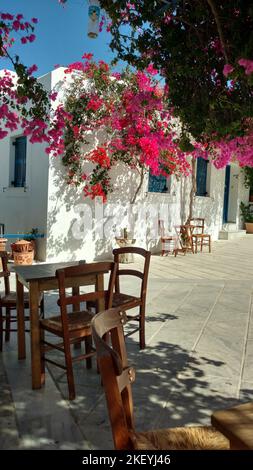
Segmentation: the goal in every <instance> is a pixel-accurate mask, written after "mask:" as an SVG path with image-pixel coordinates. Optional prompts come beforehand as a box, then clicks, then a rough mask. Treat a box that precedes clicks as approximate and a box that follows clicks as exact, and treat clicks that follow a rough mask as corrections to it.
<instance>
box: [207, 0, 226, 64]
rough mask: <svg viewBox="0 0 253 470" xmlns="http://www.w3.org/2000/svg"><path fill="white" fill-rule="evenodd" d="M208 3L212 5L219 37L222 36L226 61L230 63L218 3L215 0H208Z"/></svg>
mask: <svg viewBox="0 0 253 470" xmlns="http://www.w3.org/2000/svg"><path fill="white" fill-rule="evenodd" d="M207 3H208V5H209V6H210V8H211V10H212V14H213V16H214V19H215V23H216V26H217V30H218V34H219V38H220V42H221V45H222V49H223V54H224V57H225V59H226V63H227V64H228V63H229V60H228V55H227V51H226V46H225V38H224V35H223V31H222V27H221V22H220V18H219V13H218V10H217V8H216V5H215V3H214V1H213V0H207Z"/></svg>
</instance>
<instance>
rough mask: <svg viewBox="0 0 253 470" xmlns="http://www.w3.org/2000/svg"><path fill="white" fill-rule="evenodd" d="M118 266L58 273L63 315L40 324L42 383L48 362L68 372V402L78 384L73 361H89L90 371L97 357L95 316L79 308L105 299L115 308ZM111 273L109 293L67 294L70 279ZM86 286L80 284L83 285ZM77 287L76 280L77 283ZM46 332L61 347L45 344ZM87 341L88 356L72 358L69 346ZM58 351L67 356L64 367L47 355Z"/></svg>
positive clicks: (108, 264)
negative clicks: (55, 338) (56, 338)
mask: <svg viewBox="0 0 253 470" xmlns="http://www.w3.org/2000/svg"><path fill="white" fill-rule="evenodd" d="M116 269H117V266H116V265H115V263H111V262H101V263H91V264H80V265H78V266H71V267H68V268H64V269H58V270H57V271H56V276H57V279H58V285H59V300H58V302H57V303H58V305H59V306H60V311H61V314H60V315H57V316H54V317H50V318H47V319H45V320H41V321H40V338H41V382H42V383H44V382H45V362H49V363H50V364H53V365H55V366H58V367H61V368H62V369H64V370H66V372H67V381H68V389H69V399H70V400H73V399H74V398H75V383H74V375H73V367H72V363H73V362H74V361H81V360H83V359H86V366H87V368H88V369H89V368H91V357H92V356H93V355H94V354H96V353H95V350H94V349H93V347H92V335H91V319H92V313H91V312H90V311H87V310H86V309H84V310H81V309H80V304H81V303H82V302H87V301H97V300H99V299H105V302H106V307H110V306H111V305H112V296H113V288H114V284H115V279H116ZM108 271H110V281H109V287H108V292H106V291H105V290H97V291H95V292H89V293H85V294H80V293H79V290H78V293H77V294H73V293H72V295H71V296H68V295H67V293H66V282H67V280H68V282H69V279H70V278H78V276H84V275H87V276H89V275H91V274H93V275H94V274H99V273H104V272H108ZM82 282H83V278H82V280H80V285H82V284H81V283H82ZM75 285H76V280H75ZM68 305H72V306H73V308H74V309H75V311H72V312H71V313H68V312H67V306H68ZM45 331H47V332H49V333H51V334H52V335H55V336H57V337H59V338H61V339H62V342H61V343H60V344H59V343H58V344H54V343H51V342H49V341H47V340H45ZM82 340H84V342H85V354H79V355H76V356H75V357H74V358H72V357H71V352H70V345H71V344H72V343H79V342H80V341H82ZM54 349H57V350H59V351H61V352H62V353H63V354H64V357H65V364H62V363H59V362H55V361H54V360H52V359H50V358H48V357H47V356H46V355H45V354H46V353H47V352H48V351H51V350H54Z"/></svg>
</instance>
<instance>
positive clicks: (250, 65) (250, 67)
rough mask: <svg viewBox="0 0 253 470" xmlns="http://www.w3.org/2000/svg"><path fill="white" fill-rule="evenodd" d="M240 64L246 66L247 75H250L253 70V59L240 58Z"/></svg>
mask: <svg viewBox="0 0 253 470" xmlns="http://www.w3.org/2000/svg"><path fill="white" fill-rule="evenodd" d="M238 64H239V65H241V66H242V67H244V69H245V74H246V75H250V74H251V73H252V72H253V60H249V59H240V60H238Z"/></svg>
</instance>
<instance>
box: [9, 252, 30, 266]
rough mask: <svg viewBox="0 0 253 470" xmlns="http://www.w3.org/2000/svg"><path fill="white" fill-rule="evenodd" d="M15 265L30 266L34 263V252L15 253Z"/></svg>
mask: <svg viewBox="0 0 253 470" xmlns="http://www.w3.org/2000/svg"><path fill="white" fill-rule="evenodd" d="M13 258H14V264H19V265H20V264H21V265H28V264H32V263H33V259H34V251H22V252H17V251H14V252H13Z"/></svg>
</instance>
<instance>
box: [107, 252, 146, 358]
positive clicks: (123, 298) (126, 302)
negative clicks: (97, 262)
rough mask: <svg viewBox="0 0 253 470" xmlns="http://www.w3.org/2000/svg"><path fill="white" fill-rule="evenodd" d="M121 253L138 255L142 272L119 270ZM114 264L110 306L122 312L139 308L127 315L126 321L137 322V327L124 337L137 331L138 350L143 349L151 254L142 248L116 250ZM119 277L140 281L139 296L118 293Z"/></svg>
mask: <svg viewBox="0 0 253 470" xmlns="http://www.w3.org/2000/svg"><path fill="white" fill-rule="evenodd" d="M123 253H133V254H137V255H140V256H142V257H143V258H144V267H143V271H138V270H136V269H129V268H128V269H121V268H120V267H119V256H120V255H121V254H123ZM113 255H114V262H115V263H116V264H117V275H116V283H115V293H114V294H113V301H112V306H113V307H118V306H121V307H122V308H123V309H124V311H126V310H130V309H132V308H135V307H139V313H138V314H137V315H127V318H128V321H131V320H133V321H136V322H138V327H137V328H135V329H134V330H132V331H131V332H130V333H128V334H127V335H126V336H130V335H132V334H133V333H135V332H136V331H139V343H140V349H144V348H145V309H146V293H147V283H148V272H149V265H150V257H151V252H150V251H147V250H144V249H143V248H135V247H125V248H116V249H114V250H113ZM120 276H134V277H138V278H139V279H141V289H140V295H139V296H138V297H134V296H133V295H128V294H123V293H121V292H120Z"/></svg>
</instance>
